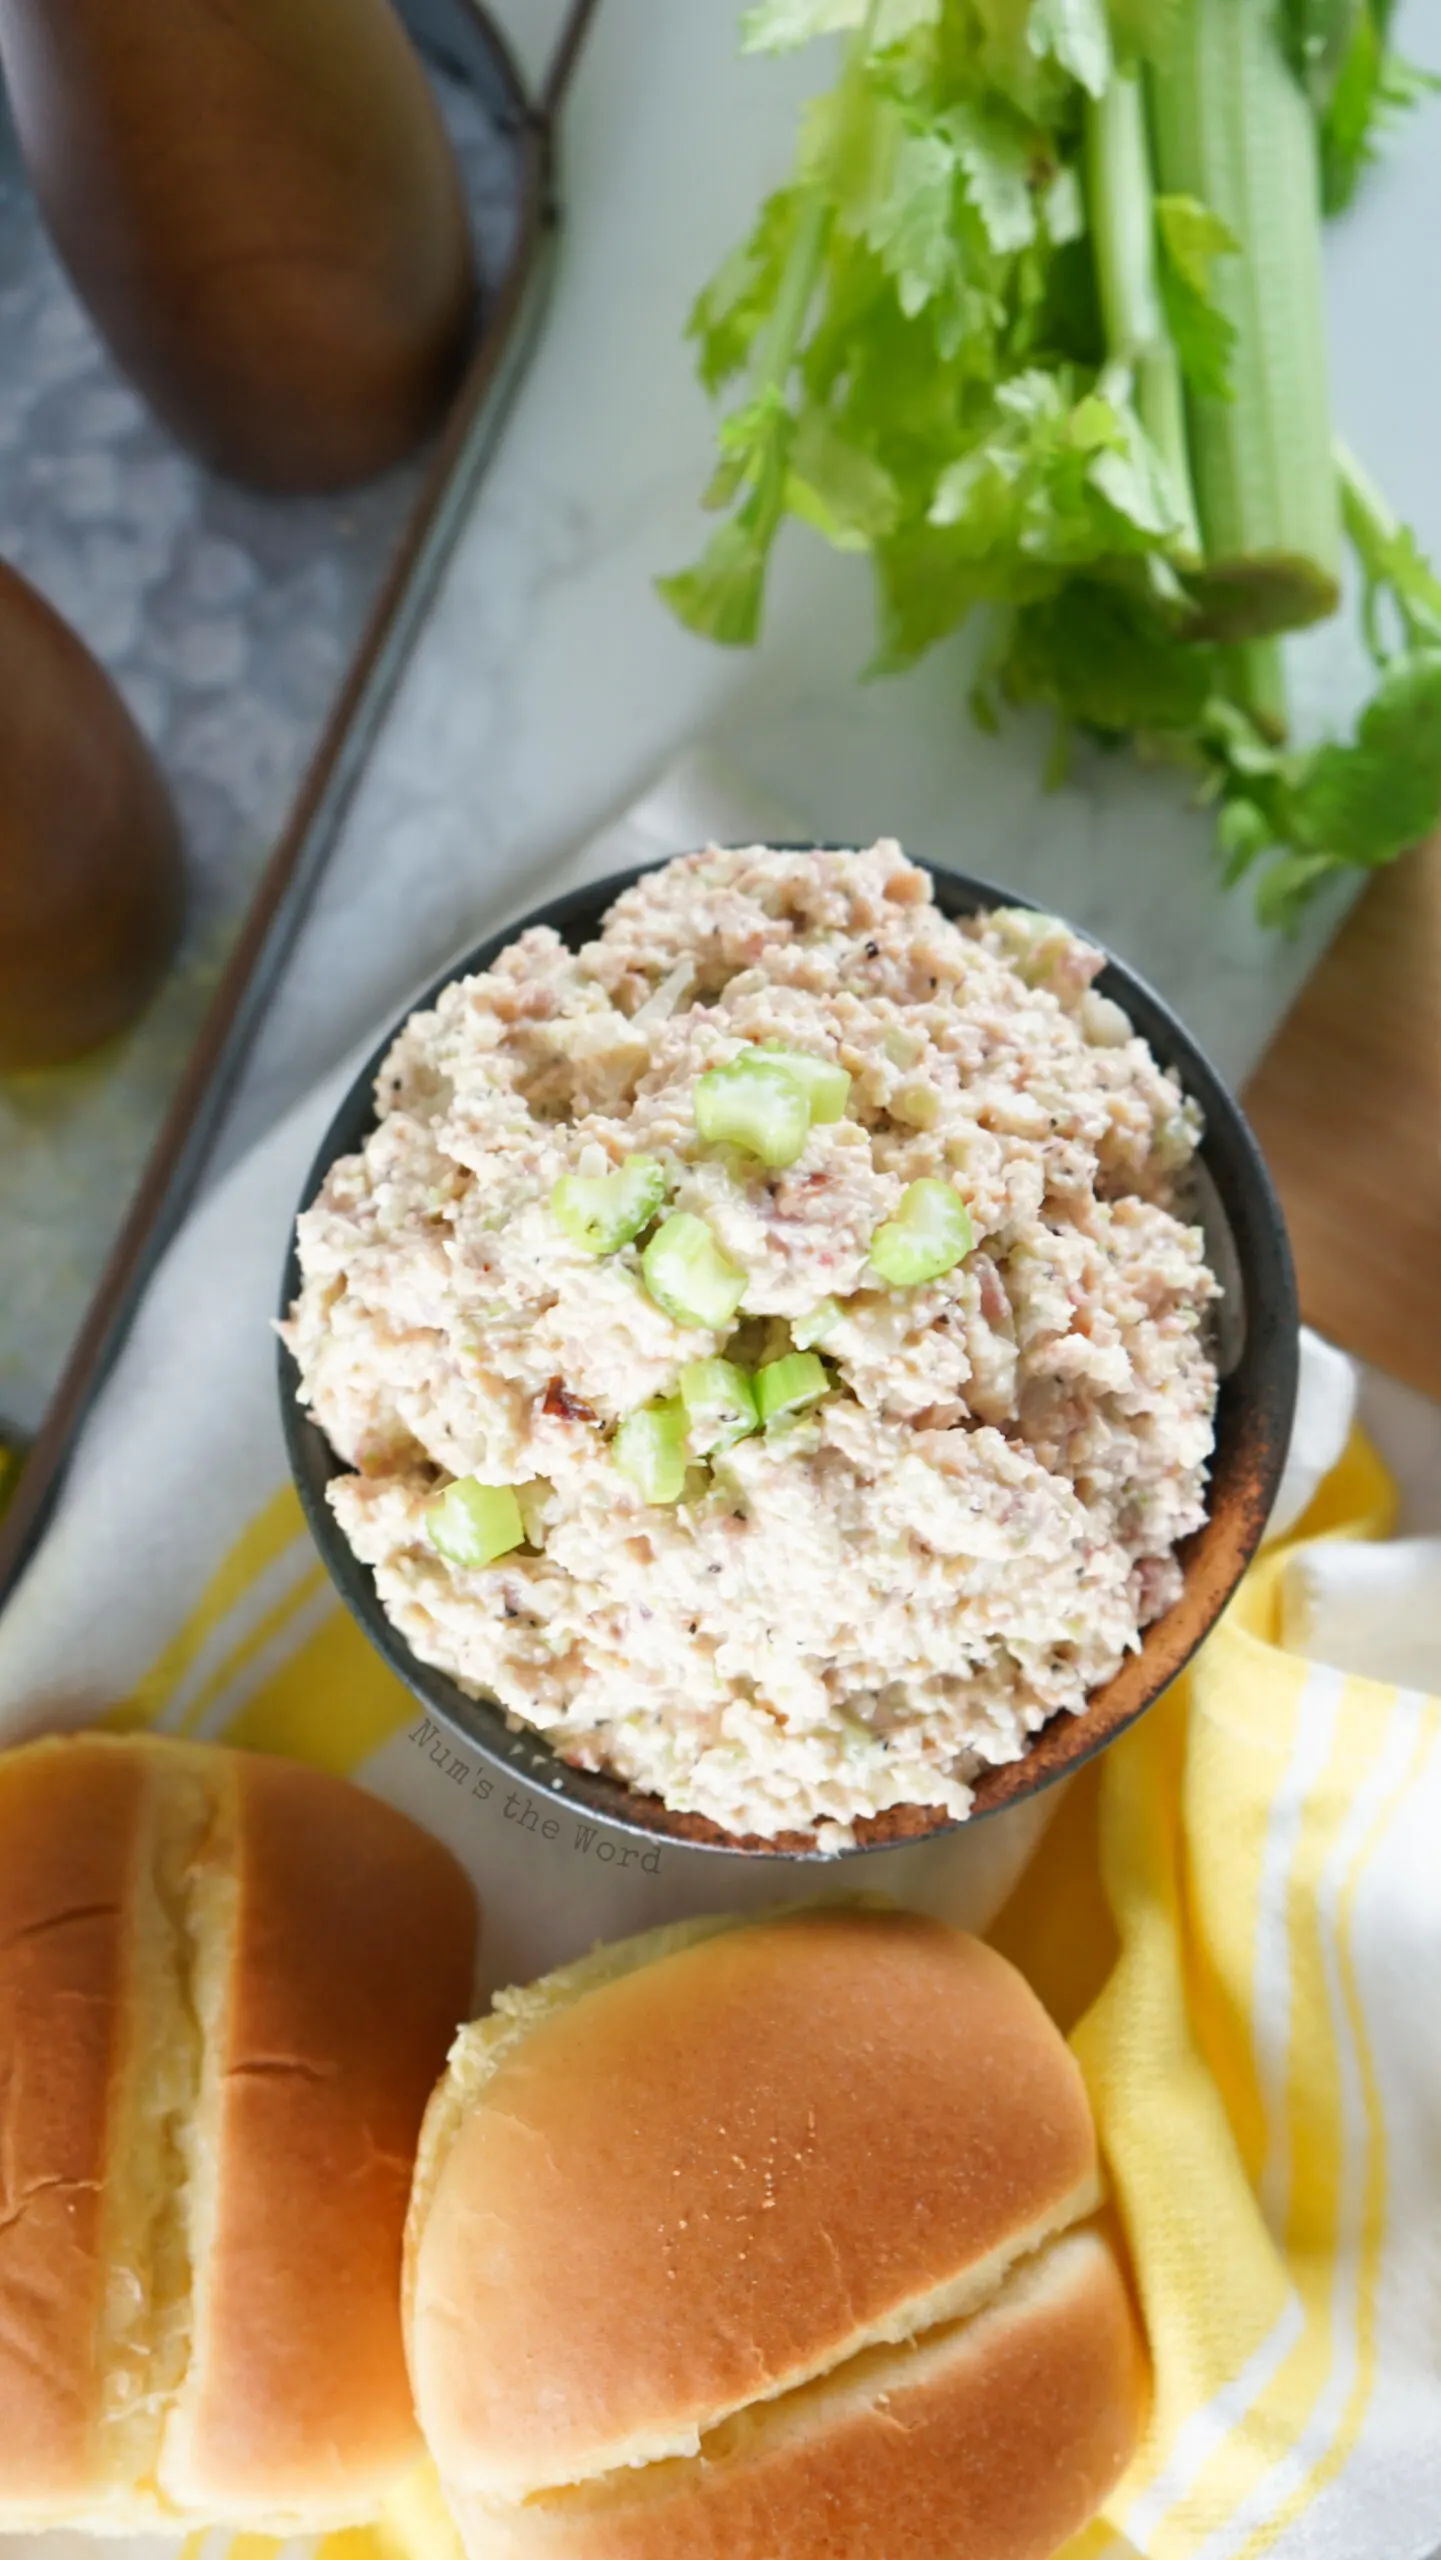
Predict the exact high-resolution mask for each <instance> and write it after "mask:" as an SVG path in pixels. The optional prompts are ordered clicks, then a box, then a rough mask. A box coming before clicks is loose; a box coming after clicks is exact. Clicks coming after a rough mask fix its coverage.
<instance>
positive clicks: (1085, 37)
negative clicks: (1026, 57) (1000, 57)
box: [1026, 0, 1112, 98]
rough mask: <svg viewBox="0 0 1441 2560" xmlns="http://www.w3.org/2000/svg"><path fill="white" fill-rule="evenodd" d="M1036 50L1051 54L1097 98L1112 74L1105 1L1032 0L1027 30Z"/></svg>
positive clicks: (1039, 55) (1041, 55)
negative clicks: (1103, 2)
mask: <svg viewBox="0 0 1441 2560" xmlns="http://www.w3.org/2000/svg"><path fill="white" fill-rule="evenodd" d="M1026 37H1027V42H1028V43H1029V45H1030V48H1031V51H1032V53H1034V54H1035V55H1036V56H1037V58H1038V59H1040V60H1042V61H1044V60H1045V59H1046V57H1047V56H1049V57H1050V58H1051V59H1052V60H1053V61H1055V62H1058V63H1059V64H1060V66H1061V69H1062V70H1063V71H1069V72H1070V74H1071V77H1072V79H1073V80H1079V82H1080V84H1081V87H1082V88H1083V89H1084V90H1086V92H1087V93H1088V95H1089V96H1091V97H1093V98H1099V97H1101V96H1102V95H1103V94H1104V92H1105V88H1106V85H1107V82H1108V81H1109V80H1110V77H1111V70H1112V54H1111V32H1110V28H1109V26H1108V24H1107V21H1106V12H1105V8H1104V6H1103V5H1102V0H1032V6H1031V15H1030V20H1029V23H1028V26H1027V30H1026Z"/></svg>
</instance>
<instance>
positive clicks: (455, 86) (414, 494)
mask: <svg viewBox="0 0 1441 2560" xmlns="http://www.w3.org/2000/svg"><path fill="white" fill-rule="evenodd" d="M593 5H594V0H572V6H571V8H570V12H569V15H568V17H567V19H566V20H565V22H564V26H563V29H562V33H561V36H560V40H559V42H558V44H557V48H556V51H555V54H554V56H553V58H552V62H551V65H550V68H549V70H548V72H547V73H546V75H545V77H544V79H543V81H542V83H541V85H540V88H539V91H538V93H537V94H536V95H535V96H534V97H532V96H530V95H528V94H527V91H526V88H525V86H524V84H523V82H522V79H521V76H520V74H519V72H518V71H517V69H516V66H515V64H514V62H513V60H512V58H511V55H510V52H509V49H508V47H507V45H506V43H505V41H504V39H503V38H502V36H501V35H500V33H499V32H498V30H497V29H496V28H495V27H494V25H493V24H492V22H491V21H490V20H489V18H488V17H487V16H486V15H485V12H484V10H483V9H482V8H481V7H480V6H479V5H478V0H399V6H400V10H401V14H402V16H403V17H404V18H405V20H406V22H407V24H408V25H409V27H410V29H411V31H412V33H413V35H414V36H415V38H416V41H417V43H418V44H419V46H420V48H421V50H422V52H423V54H424V57H425V59H426V62H427V65H428V67H429V69H430V71H431V74H432V77H433V78H434V81H435V85H436V88H437V91H438V94H439V96H440V100H441V104H442V108H443V112H444V114H445V119H446V122H447V125H448V127H449V129H450V133H451V137H452V141H453V142H454V144H455V147H456V151H457V156H458V159H459V162H460V166H461V170H462V175H463V178H464V182H465V186H466V190H467V194H468V196H469V200H470V206H471V213H472V221H473V225H474V231H475V237H476V243H477V253H478V261H479V265H480V271H481V278H482V293H483V307H482V317H481V323H480V328H479V331H478V335H477V340H476V345H475V349H474V352H473V355H472V359H471V362H470V365H469V367H468V369H467V372H466V374H465V376H464V377H463V380H462V382H461V384H460V386H459V389H458V391H457V393H456V396H455V399H454V402H453V404H452V407H451V410H450V413H449V415H448V418H447V420H446V422H445V424H444V426H443V428H442V430H441V432H440V434H439V437H438V438H437V439H436V441H435V442H434V443H433V445H432V446H431V447H430V448H429V450H428V451H427V452H426V453H424V454H423V455H421V456H420V457H419V458H418V459H416V460H412V461H410V462H407V463H406V464H404V465H403V466H401V467H400V468H399V469H398V470H395V471H392V472H389V473H387V474H386V475H385V476H384V477H383V478H381V479H380V480H377V481H375V482H373V483H372V484H370V485H369V486H367V487H365V488H362V489H359V490H347V491H342V492H340V493H338V494H336V495H333V496H327V497H322V498H307V499H277V498H273V497H266V496H259V495H256V494H254V493H252V492H250V491H248V490H243V489H240V488H237V487H235V486H234V485H232V484H230V483H228V482H226V481H223V480H221V479H219V478H218V477H216V476H215V475H214V474H212V473H210V472H208V471H206V470H205V469H204V468H203V466H202V465H200V464H199V463H197V462H196V461H195V460H194V459H193V458H192V457H191V456H190V455H189V454H188V453H186V452H185V451H183V450H182V448H181V447H179V446H178V445H177V444H176V443H175V441H174V440H173V438H172V437H171V436H170V435H169V434H168V433H167V431H166V430H165V429H164V428H163V427H161V426H160V425H159V424H158V423H157V422H156V421H155V420H154V419H153V418H151V416H150V415H149V413H148V411H147V410H146V409H145V407H144V406H143V404H142V402H141V401H140V399H139V398H138V397H137V395H136V394H135V392H134V391H132V390H131V388H130V387H129V385H128V383H127V382H126V381H125V379H124V377H123V376H122V375H121V374H120V372H119V371H118V369H117V367H116V366H115V364H114V362H113V361H112V359H111V357H110V355H109V353H108V351H107V350H106V348H105V347H104V345H103V343H102V342H101V340H100V339H99V338H98V336H97V335H96V332H95V330H94V328H93V326H92V324H91V322H90V320H89V318H88V316H87V314H86V313H85V311H84V309H83V308H82V306H81V305H80V303H79V302H78V301H77V299H76V297H75V295H74V293H73V292H72V291H71V288H70V286H69V284H68V282H67V280H66V278H65V276H64V274H63V272H62V270H61V269H60V267H59V264H58V262H57V260H56V258H55V255H54V252H53V250H52V249H51V247H50V245H49V242H48V239H47V237H46V234H45V232H44V230H43V228H42V225H41V222H40V217H39V214H38V211H37V209H36V206H35V204H34V200H33V198H32V196H31V194H30V190H29V187H28V185H27V183H26V181H25V178H24V175H23V172H22V170H21V167H20V164H19V160H18V155H17V153H16V150H15V145H14V142H13V138H12V136H11V134H10V131H9V128H8V124H7V123H6V122H5V118H4V108H3V99H0V554H3V555H4V556H5V557H6V558H8V559H9V560H11V561H12V562H13V564H14V566H15V567H16V568H18V569H19V570H20V571H21V572H22V573H23V574H24V575H25V576H26V577H28V578H29V579H30V581H31V583H32V584H33V585H34V586H36V587H38V588H39V589H40V590H41V592H42V593H43V594H45V595H47V596H48V597H49V599H50V601H51V602H52V603H53V604H54V605H56V606H57V607H58V608H59V610H60V612H61V613H62V614H63V615H64V616H65V617H66V619H67V620H68V621H69V622H70V623H71V624H72V625H73V626H74V628H75V629H76V630H77V631H78V632H79V633H80V634H81V636H82V638H84V639H85V640H86V641H87V642H88V643H89V645H90V647H91V648H92V650H93V651H94V652H95V654H96V656H97V657H98V658H99V659H100V660H101V662H102V664H104V665H105V666H106V667H108V669H109V670H110V673H111V674H112V675H113V676H114V677H115V679H116V681H117V683H118V684H119V686H120V689H121V691H122V693H124V694H125V696H126V698H127V700H128V701H129V703H130V705H131V708H132V710H133V711H134V712H135V713H136V715H137V717H138V718H139V720H140V723H141V726H142V727H143V728H144V729H145V731H146V733H147V735H148V736H149V737H150V739H151V741H152V743H153V745H154V746H155V747H156V749H157V751H158V753H159V756H160V760H161V763H162V765H163V766H164V768H165V771H166V774H167V776H168V779H169V781H170V785H171V789H172V792H173V795H174V797H175V801H176V804H177V807H178V809H179V813H180V817H181V822H182V826H183V829H184V833H185V838H186V848H187V858H188V867H189V880H190V911H189V920H188V924H187V929H186V935H185V940H184V944H183V946H182V949H181V951H180V954H179V957H178V960H177V965H176V967H175V969H174V971H173V973H172V975H171V977H170V979H169V981H168V983H167V985H166V987H165V988H164V990H163V991H162V993H161V995H160V997H159V998H158V1000H157V1001H156V1003H155V1004H154V1006H153V1007H152V1008H151V1010H150V1012H149V1013H148V1014H147V1015H146V1017H145V1018H144V1020H143V1021H142V1022H141V1023H140V1024H139V1025H138V1026H137V1027H136V1029H135V1030H134V1031H133V1032H131V1033H130V1034H128V1035H127V1037H126V1038H125V1040H124V1041H122V1042H120V1043H116V1044H113V1045H112V1046H111V1047H110V1048H109V1049H107V1050H105V1051H103V1052H100V1053H98V1054H97V1055H96V1056H95V1057H94V1058H93V1059H90V1060H85V1061H82V1062H80V1063H79V1064H78V1065H76V1066H74V1067H70V1068H65V1069H61V1070H57V1071H52V1072H49V1073H45V1074H37V1075H32V1076H26V1077H12V1078H9V1079H7V1080H5V1081H4V1082H3V1083H0V1416H3V1417H4V1418H5V1427H6V1436H7V1437H13V1436H16V1435H17V1434H18V1435H20V1436H23V1438H25V1439H28V1440H30V1446H29V1448H28V1453H27V1455H26V1457H25V1462H24V1465H23V1468H22V1471H21V1474H20V1478H19V1483H18V1486H17V1487H16V1490H15V1492H14V1494H13V1497H12V1499H11V1501H10V1504H9V1507H8V1509H7V1511H6V1512H5V1515H4V1518H3V1521H0V1599H3V1597H4V1595H5V1593H6V1591H7V1590H8V1589H9V1587H10V1585H11V1584H12V1583H13V1580H14V1578H15V1576H16V1574H17V1573H18V1572H19V1570H20V1568H21V1566H22V1564H23V1563H24V1561H25V1559H26V1557H27V1556H28V1554H29V1553H30V1551H31V1549H32V1547H33V1545H34V1543H35V1540H36V1538H37V1536H38V1534H39V1531H40V1529H41V1527H42V1526H43V1522H44V1518H45V1516H46V1513H47V1511H48V1509H49V1505H50V1502H51V1500H52V1498H53V1495H54V1492H55V1489H56V1486H57V1484H58V1481H59V1478H60V1475H61V1472H62V1470H63V1468H64V1465H65V1462H66V1460H67V1458H68V1455H69V1453H70V1450H71V1448H72V1446H73V1444H74V1440H75V1436H76V1433H77V1431H78V1430H79V1427H80V1425H81V1422H82V1421H83V1419H84V1415H85V1413H86V1411H87V1409H88V1406H89V1404H90V1401H91V1399H92V1397H93V1396H94V1394H95V1391H96V1389H97V1387H98V1386H99V1384H100V1381H101V1379H102V1378H103V1376H104V1374H105V1372H106V1370H107V1368H108V1367H109V1364H110V1362H111V1361H112V1360H113V1358H114V1356H115V1353H116V1351H117V1350H118V1348H119V1346H120V1343H121V1342H122V1340H123V1338H124V1335H125V1332H126V1329H127V1327H128V1325H129V1322H130V1320H131V1317H132V1316H133V1313H134V1311H135V1308H136V1305H137V1303H138V1300H139V1297H140V1294H141V1292H142V1291H143V1289H144V1286H145V1283H146V1280H147V1279H148V1277H149V1275H150V1272H151V1271H152V1269H153V1267H154V1265H155V1262H156V1260H157V1259H158V1257H159V1255H160V1253H161V1251H162V1250H163V1248H164V1246H165V1244H166V1243H167V1242H168V1240H169V1238H170V1236H171V1235H172V1234H173V1232H174V1230H175V1228H176V1226H177V1225H178V1224H179V1222H180V1219H181V1218H182V1216H183V1214H184V1212H185V1209H186V1207H187V1205H188V1202H189V1200H190V1198H191V1196H192V1194H193V1192H194V1189H195V1186H196V1184H197V1182H198V1180H199V1178H200V1175H201V1173H202V1171H203V1169H204V1164H205V1159H206V1155H207V1152H208V1150H209V1147H210V1145H211V1143H212V1141H213V1139H214V1137H215V1134H216V1132H217V1129H218V1126H219V1123H220V1120H221V1117H222V1115H223V1113H224V1110H225V1107H226V1104H227V1102H228V1100H229V1098H230V1095H231V1093H232V1091H233V1089H234V1086H235V1082H236V1078H237V1076H238V1074H239V1071H240V1068H241V1066H242V1065H243V1063H244V1059H245V1056H246V1053H247V1050H248V1048H249V1045H250V1043H251V1041H252V1039H253V1037H254V1034H255V1031H256V1029H257V1027H258V1024H259V1021H260V1019H261V1017H262V1015H263V1013H264V1009H265V1006H266V1004H267V1001H268V999H269V996H270V994H271V992H272V989H273V987H274V985H275V983H276V980H277V978H278V976H279V973H280V970H281V967H282V965H283V963H284V960H285V957H286V954H287V952H288V950H289V947H290V944H291V941H292V939H293V937H294V934H295V931H296V928H297V926H298V925H299V923H300V920H301V917H302V915H303V913H304V910H305V906H306V904H307V901H308V899H309V898H310V896H311V893H312V892H313V890H314V888H315V886H316V883H317V881H318V879H319V877H320V874H321V871H322V869H323V867H324V864H325V861H326V859H327V856H328V855H329V853H330V850H331V848H332V845H333V844H334V842H335V840H336V836H337V834H338V831H339V826H340V822H341V819H342V817H343V815H344V812H345V809H346V806H347V804H348V801H349V799H350V797H351V794H352V792H353V791H354V788H355V785H356V783H357V781H358V779H359V776H360V772H361V770H362V767H363V764H364V761H365V757H366V754H367V752H368V750H369V747H370V744H371V742H372V739H373V737H374V735H375V732H376V728H377V725H378V723H379V720H380V717H381V714H382V712H383V710H384V707H385V704H386V701H387V699H388V697H389V695H390V693H391V691H392V688H393V687H394V684H395V682H396V678H397V676H398V674H399V672H400V668H401V665H402V663H403V661H404V658H405V654H406V651H407V648H408V646H409V643H410V641H411V639H412V637H413V635H414V632H415V629H416V626H417V623H418V620H419V618H420V615H421V614H422V612H423V610H424V607H425V604H426V602H427V599H428V597H429V594H430V592H431V589H432V586H433V584H434V581H435V578H436V575H437V573H438V571H439V569H440V567H441V564H442V562H443V560H444V557H445V554H446V551H447V549H448V547H449V544H450V542H451V539H452V537H453V535H454V533H455V531H456V528H457V526H458V524H459V522H460V520H461V518H462V516H463V514H464V512H465V510H466V508H467V506H468V504H469V502H470V499H471V497H472V495H473V492H474V488H475V484H476V481H477V478H478V476H479V474H480V472H481V470H482V469H483V467H484V465H485V462H486V460H487V458H488V456H489V454H490V451H491V450H492V447H493V446H494V443H495V441H496V439H497V435H498V431H499V428H500V424H501V421H502V418H503V416H504V413H505V409H506V406H507V402H508V399H509V396H510V394H511V392H512V391H513V389H514V387H515V384H516V382H517V380H518V379H519V376H520V373H521V370H522V368H523V365H524V362H525V358H526V355H527V352H528V350H529V346H530V344H531V342H532V339H533V336H534V333H535V329H536V326H537V324H538V321H539V318H540V313H541V309H542V306H543V303H544V299H545V289H546V285H547V282H548V277H549V270H550V265H551V250H552V245H553V241H554V235H555V226H556V219H557V212H556V198H555V155H554V142H555V126H556V120H557V116H558V113H559V110H560V106H561V102H562V99H563V96H564V93H565V90H566V87H567V84H568V81H569V78H570V74H571V72H572V70H573V68H574V65H575V61H576V58H577V56H578V52H579V48H580V44H581V40H582V37H583V34H584V30H585V27H586V24H587V22H588V20H589V17H590V15H591V11H592V8H593ZM31 1435H33V1438H32V1437H31Z"/></svg>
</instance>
